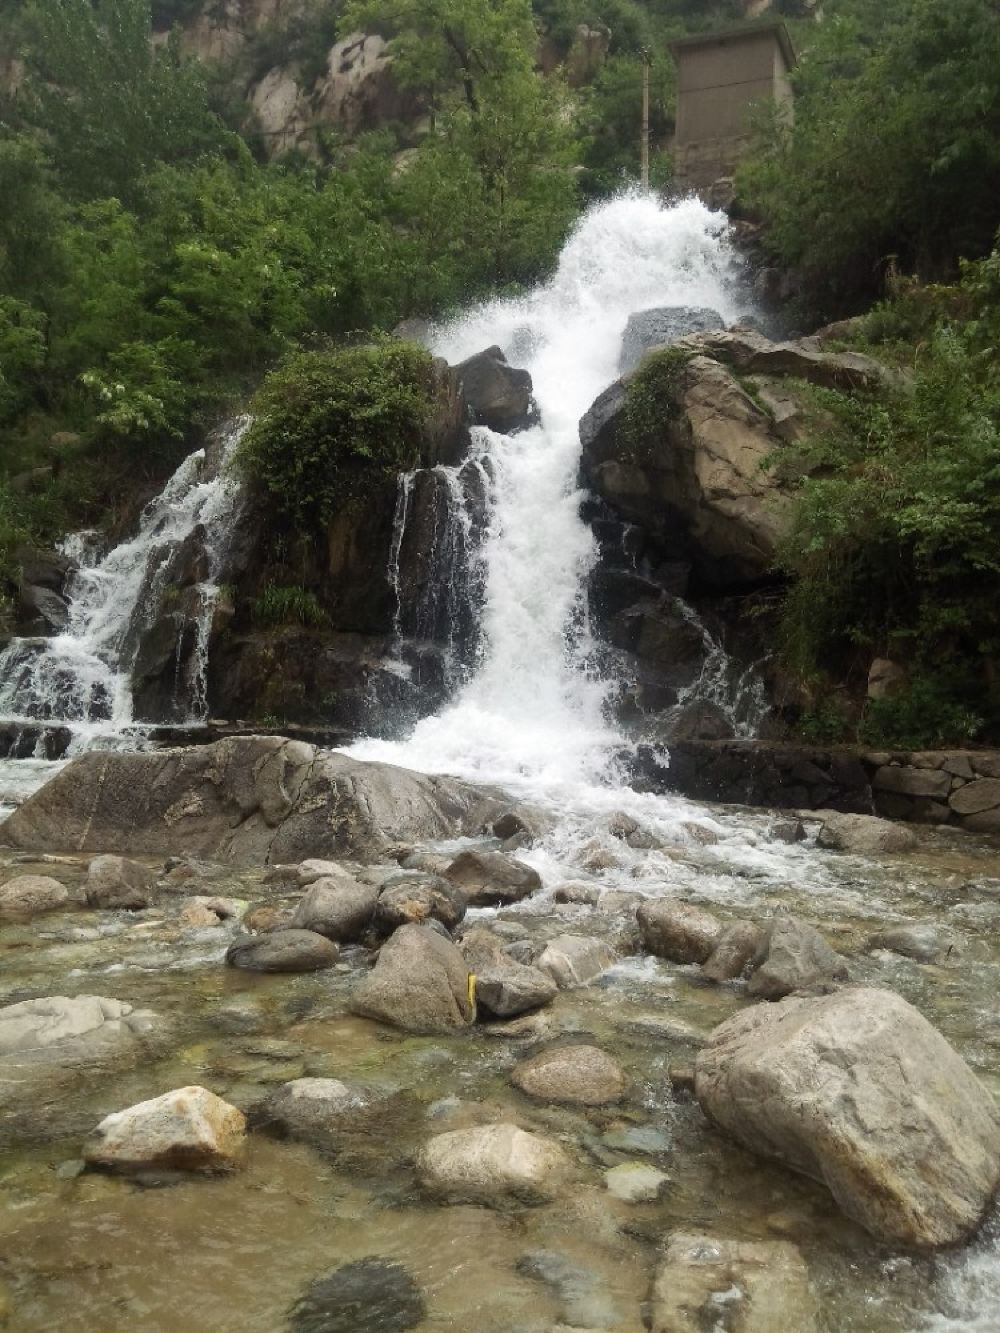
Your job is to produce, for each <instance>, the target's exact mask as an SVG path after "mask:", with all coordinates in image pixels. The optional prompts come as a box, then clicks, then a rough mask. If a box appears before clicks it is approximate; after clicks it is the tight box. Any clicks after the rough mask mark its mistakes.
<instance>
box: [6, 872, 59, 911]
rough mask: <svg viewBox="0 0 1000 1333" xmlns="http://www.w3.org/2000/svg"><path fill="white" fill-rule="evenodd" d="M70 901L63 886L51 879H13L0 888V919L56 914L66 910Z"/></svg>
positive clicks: (41, 877) (29, 876)
mask: <svg viewBox="0 0 1000 1333" xmlns="http://www.w3.org/2000/svg"><path fill="white" fill-rule="evenodd" d="M72 901H73V899H72V896H71V894H70V891H69V889H67V888H66V886H65V884H60V882H59V881H58V880H57V879H53V878H52V876H51V875H16V876H15V877H14V878H13V879H9V880H8V881H7V883H6V884H0V919H2V918H3V917H5V916H16V917H32V916H38V915H40V914H41V913H42V912H59V911H62V910H63V908H66V907H69V906H70V905H71V904H72Z"/></svg>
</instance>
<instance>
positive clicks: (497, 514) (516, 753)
mask: <svg viewBox="0 0 1000 1333" xmlns="http://www.w3.org/2000/svg"><path fill="white" fill-rule="evenodd" d="M726 228H727V222H726V218H725V217H724V215H723V214H721V213H714V212H711V211H710V210H709V209H707V208H706V207H705V206H704V205H703V204H701V203H699V202H698V201H697V200H694V199H689V200H685V201H683V202H681V203H679V204H675V205H673V206H669V207H668V206H665V205H663V204H661V203H660V202H659V201H657V200H656V199H655V198H654V197H652V196H650V195H641V194H634V195H628V196H625V197H621V198H617V199H614V200H611V201H609V202H607V203H603V204H599V205H597V206H595V207H594V208H592V209H591V210H589V212H588V213H587V214H586V215H585V216H584V217H583V218H582V219H581V221H580V222H579V224H578V225H577V227H576V229H575V231H574V232H573V234H572V235H571V236H570V238H569V240H568V241H567V243H566V246H565V248H564V251H563V254H562V256H561V259H560V262H559V266H558V269H557V272H556V273H555V275H554V277H553V278H552V280H551V281H550V282H549V283H547V284H546V285H544V286H542V287H540V288H539V289H537V290H536V291H534V292H532V293H530V294H528V295H527V296H525V297H523V298H519V299H515V300H506V301H491V302H488V303H486V304H484V305H482V306H480V307H478V308H476V309H474V310H472V311H471V312H469V313H467V314H466V315H464V316H463V317H461V318H460V319H458V320H456V321H454V322H453V323H451V324H448V325H447V326H445V327H443V328H441V329H439V330H438V331H437V333H436V336H435V338H434V343H433V350H434V351H435V352H437V353H438V354H440V355H442V356H444V357H446V358H447V359H448V360H449V361H450V362H452V363H454V362H457V361H460V360H462V359H464V358H465V357H467V356H469V355H472V354H474V353H475V352H478V351H480V350H481V349H482V348H483V347H486V346H488V345H490V344H493V343H498V344H499V345H500V346H501V347H502V348H503V350H504V352H505V353H506V354H507V356H508V358H509V360H511V362H512V363H513V364H516V365H519V366H524V367H525V368H526V369H527V370H529V371H530V373H531V376H532V381H533V384H534V393H535V399H536V402H537V404H538V407H539V412H540V422H539V424H538V425H537V426H535V427H533V428H531V429H528V430H525V431H523V432H521V433H519V434H517V435H514V436H509V437H508V436H502V435H497V434H495V433H493V432H484V433H483V436H482V440H481V446H480V447H481V449H482V452H483V456H484V458H485V460H486V462H488V465H489V470H490V474H491V476H492V478H493V489H492V499H493V502H492V506H491V509H490V512H489V515H488V518H487V522H486V525H485V530H484V534H483V539H482V550H481V555H480V558H481V561H482V570H483V597H482V610H481V615H480V623H479V633H480V636H481V643H480V648H479V653H478V658H477V661H476V664H475V667H474V670H473V671H472V673H471V675H470V677H469V679H468V680H467V682H466V683H465V684H464V686H463V687H462V688H461V689H460V690H459V692H458V694H457V696H456V697H455V698H454V700H453V701H452V702H451V703H450V704H449V705H448V706H447V707H446V708H445V709H443V710H442V711H441V712H439V713H438V714H437V715H436V716H434V717H431V718H427V719H425V720H423V721H422V722H420V723H418V724H417V726H416V727H415V728H414V730H413V732H412V734H411V735H410V736H409V738H408V739H407V740H405V741H402V742H397V743H391V742H383V741H367V742H362V743H360V744H359V745H358V746H356V747H354V753H355V754H358V755H360V756H363V757H369V758H381V759H385V760H389V761H392V762H396V763H399V764H402V765H404V766H408V767H411V768H417V769H421V770H424V771H432V772H449V773H454V774H458V775H460V776H464V777H467V778H470V779H482V780H485V781H490V782H499V783H507V784H510V785H519V786H523V785H524V784H526V783H527V784H528V785H529V786H531V787H532V788H534V789H536V790H538V791H542V790H545V789H547V788H551V787H552V785H553V784H555V785H559V784H564V783H567V782H570V783H573V782H598V781H600V780H601V779H602V778H603V777H605V776H606V775H607V772H608V765H609V762H610V756H611V755H612V753H613V752H614V750H615V749H616V747H618V746H620V744H621V737H620V736H619V734H618V733H617V732H616V731H615V730H614V729H613V728H612V727H611V726H610V725H609V723H608V722H607V721H606V718H605V710H604V703H605V699H606V696H607V691H608V685H607V682H605V681H603V680H602V679H600V677H599V676H598V674H597V673H596V671H595V670H594V668H593V666H592V657H593V653H592V641H591V638H590V634H589V629H588V624H587V613H586V602H585V596H584V589H585V582H586V577H587V575H588V573H589V571H590V569H591V568H592V566H593V564H594V561H595V559H596V547H595V542H594V539H593V537H592V534H591V531H590V528H589V527H588V526H587V524H586V523H585V522H584V521H583V520H582V519H581V517H580V501H581V499H582V494H581V492H580V491H579V489H578V482H577V473H578V468H579V459H580V441H579V430H578V425H579V420H580V417H581V416H582V415H583V414H584V412H585V411H586V410H587V408H588V407H589V406H590V405H591V403H592V402H593V400H594V399H595V398H596V397H597V395H598V394H599V393H600V392H601V390H602V389H604V388H605V387H606V386H607V385H608V384H610V383H611V382H612V381H613V380H614V379H615V378H616V377H617V374H618V361H619V355H620V351H621V340H622V333H623V331H624V328H625V324H626V321H627V319H628V316H629V315H630V314H632V313H633V312H634V311H636V310H641V309H646V308H649V307H653V306H680V305H685V306H702V307H710V308H712V309H714V310H717V311H718V312H719V313H720V315H721V316H722V317H723V319H725V320H727V321H732V320H733V319H735V318H736V316H737V315H738V314H739V311H740V307H741V292H740V287H739V281H738V265H737V262H736V259H735V256H734V253H733V251H732V249H731V247H730V245H729V242H728V240H727V236H726Z"/></svg>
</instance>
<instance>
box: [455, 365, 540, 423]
mask: <svg viewBox="0 0 1000 1333" xmlns="http://www.w3.org/2000/svg"><path fill="white" fill-rule="evenodd" d="M455 370H456V372H457V374H458V376H459V378H460V379H461V381H462V389H463V391H464V393H465V400H466V402H467V403H468V404H469V410H470V411H471V413H472V419H473V421H475V423H476V424H477V425H479V426H489V427H490V429H491V430H496V431H500V432H502V433H503V434H508V435H509V434H510V432H511V431H515V430H522V429H523V428H524V427H525V426H527V425H530V423H531V376H530V375H529V374H528V372H527V371H526V370H518V369H516V368H515V367H514V366H509V365H508V364H507V358H506V357H505V356H504V354H503V350H502V349H501V348H499V347H487V349H486V350H485V351H484V352H477V354H476V355H475V356H470V357H469V358H468V360H467V361H462V362H461V363H460V364H459V365H457V366H456V367H455Z"/></svg>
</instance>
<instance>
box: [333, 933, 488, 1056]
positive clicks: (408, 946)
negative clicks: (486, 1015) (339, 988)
mask: <svg viewBox="0 0 1000 1333" xmlns="http://www.w3.org/2000/svg"><path fill="white" fill-rule="evenodd" d="M469 977H470V974H469V968H468V965H467V964H466V961H465V959H464V958H463V957H462V955H461V953H460V952H459V950H458V949H457V948H456V947H455V945H454V944H452V943H451V942H450V941H449V940H446V939H443V938H442V937H441V936H440V935H438V934H436V933H435V932H434V931H433V930H431V929H430V928H429V927H427V926H416V925H409V926H401V927H400V929H399V930H397V931H396V933H395V934H394V935H393V936H392V937H391V939H389V940H387V941H386V943H385V944H384V945H383V946H382V949H381V951H380V953H379V956H378V961H377V962H376V964H375V967H374V968H373V969H372V971H371V972H370V973H369V974H368V976H367V977H366V978H365V979H364V980H363V981H362V982H361V983H360V985H359V986H358V987H357V988H356V989H355V991H354V994H353V995H352V996H351V1002H350V1008H351V1012H352V1013H355V1014H360V1015H361V1016H362V1017H363V1018H374V1019H377V1020H378V1021H379V1022H382V1023H389V1024H390V1025H391V1026H393V1027H398V1028H403V1029H404V1031H407V1032H424V1033H435V1032H454V1031H455V1030H456V1029H459V1030H460V1029H462V1028H465V1027H469V1026H470V1025H471V1024H472V1022H473V1021H474V1019H475V1003H474V996H473V985H472V983H470V980H469Z"/></svg>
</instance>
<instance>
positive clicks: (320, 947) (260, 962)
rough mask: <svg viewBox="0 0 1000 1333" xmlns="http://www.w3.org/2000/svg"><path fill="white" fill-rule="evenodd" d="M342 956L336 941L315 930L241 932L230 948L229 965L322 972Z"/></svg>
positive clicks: (246, 969) (256, 969)
mask: <svg viewBox="0 0 1000 1333" xmlns="http://www.w3.org/2000/svg"><path fill="white" fill-rule="evenodd" d="M339 957H340V950H339V949H338V948H337V946H336V944H334V943H333V941H332V940H328V939H327V938H326V936H325V935H319V934H317V932H316V931H314V930H272V931H270V932H268V934H266V935H241V936H238V937H237V938H236V939H235V940H233V942H232V944H231V945H230V946H229V948H228V949H227V950H226V962H227V963H228V964H229V966H230V967H238V968H240V969H241V970H242V971H244V972H319V971H321V970H322V969H323V968H327V967H333V965H334V963H335V962H336V961H337V959H338V958H339Z"/></svg>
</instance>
